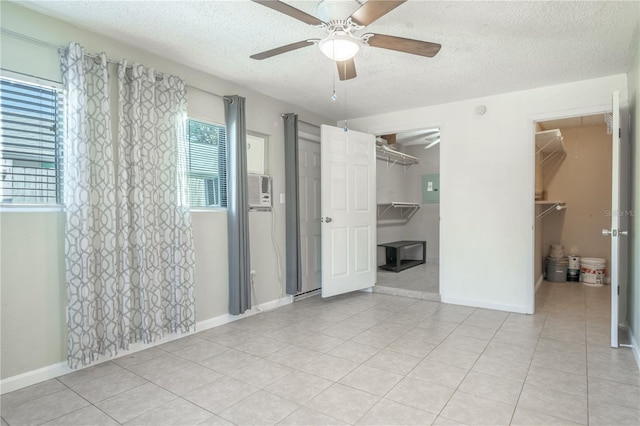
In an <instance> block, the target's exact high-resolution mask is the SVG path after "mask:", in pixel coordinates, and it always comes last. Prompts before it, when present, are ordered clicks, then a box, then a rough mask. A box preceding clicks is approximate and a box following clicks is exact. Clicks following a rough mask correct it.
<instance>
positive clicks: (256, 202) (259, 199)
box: [248, 173, 271, 209]
mask: <svg viewBox="0 0 640 426" xmlns="http://www.w3.org/2000/svg"><path fill="white" fill-rule="evenodd" d="M248 186H249V208H250V209H268V208H271V178H270V177H269V176H266V175H256V174H253V173H249V182H248Z"/></svg>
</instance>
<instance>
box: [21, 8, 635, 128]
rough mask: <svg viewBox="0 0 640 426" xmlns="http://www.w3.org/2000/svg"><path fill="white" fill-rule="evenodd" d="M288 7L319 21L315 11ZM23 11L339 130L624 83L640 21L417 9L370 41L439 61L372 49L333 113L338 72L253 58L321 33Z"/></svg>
mask: <svg viewBox="0 0 640 426" xmlns="http://www.w3.org/2000/svg"><path fill="white" fill-rule="evenodd" d="M354 1H355V0H354ZM287 3H288V4H290V5H292V6H294V7H297V8H299V9H302V10H304V11H305V12H307V13H310V14H314V15H315V14H316V7H317V4H318V2H316V1H290V2H287ZM20 4H22V5H24V6H26V7H30V8H32V9H35V10H37V11H40V12H42V13H45V14H48V15H51V16H54V17H57V18H59V19H62V20H64V21H67V22H70V23H73V24H75V25H77V26H79V27H82V28H86V29H90V30H91V31H94V32H97V33H101V34H105V35H107V36H109V37H112V38H115V39H118V40H121V41H123V42H126V43H128V44H131V45H133V46H136V47H139V48H142V49H145V50H147V51H151V52H153V53H156V54H158V55H161V56H165V57H169V58H172V59H174V60H176V61H177V62H181V63H184V64H186V65H189V66H192V67H194V68H197V69H200V70H203V71H206V72H209V73H211V74H215V75H218V76H220V77H222V78H224V79H227V80H231V81H234V82H237V83H239V84H241V85H244V86H246V87H249V88H251V89H253V90H256V91H258V92H261V93H264V94H266V95H269V96H272V97H274V98H277V99H281V100H284V101H287V102H290V103H292V104H294V105H298V106H300V107H302V108H305V109H308V110H311V111H314V112H317V113H319V114H322V115H324V116H327V117H330V118H332V119H335V120H339V119H344V118H347V117H349V118H353V117H362V116H368V115H373V114H379V113H384V112H389V111H397V110H403V109H408V108H414V107H418V106H424V105H434V104H440V103H446V102H452V101H456V100H461V99H468V98H473V97H478V96H486V95H492V94H498V93H504V92H509V91H514V90H521V89H529V88H535V87H541V86H547V85H553V84H559V83H564V82H569V81H576V80H582V79H588V78H595V77H601V76H605V75H611V74H618V73H625V72H626V71H627V69H628V66H629V63H630V57H631V51H630V49H631V46H632V44H631V41H632V39H633V37H634V31H635V34H636V36H637V27H638V22H639V20H640V2H637V1H628V2H619V1H607V2H586V1H550V2H546V1H532V2H530V1H463V2H457V1H419V0H410V1H408V2H407V3H405V4H403V5H401V6H400V7H398V8H397V9H395V10H393V11H391V12H390V13H389V14H388V15H385V16H383V17H382V18H380V19H379V20H378V21H376V22H374V23H373V24H371V25H370V26H368V27H367V28H366V30H365V32H375V33H380V34H389V35H397V36H402V37H407V38H414V39H419V40H425V41H431V42H436V43H440V44H442V50H441V51H440V52H439V53H438V55H436V56H435V57H434V58H425V57H421V56H415V55H409V54H405V53H399V52H395V51H389V50H383V49H378V48H373V47H368V46H367V47H365V48H363V49H361V50H360V52H359V53H358V55H357V56H356V58H355V61H356V68H357V72H358V77H357V78H356V79H354V80H349V81H347V82H340V81H336V82H335V85H336V91H337V94H338V100H337V101H335V102H332V101H331V99H330V98H331V92H332V87H333V84H334V80H337V77H336V67H335V65H334V64H333V63H332V62H331V61H330V60H329V59H327V58H326V57H325V56H324V55H323V54H322V53H321V52H320V51H319V50H318V48H317V47H316V46H310V47H306V48H304V49H300V50H296V51H292V52H288V53H285V54H282V55H280V56H276V57H273V58H270V59H265V60H262V61H256V60H253V59H250V58H249V56H250V55H252V54H254V53H258V52H261V51H264V50H268V49H272V48H274V47H278V46H280V45H284V44H289V43H293V42H297V41H301V40H305V39H309V38H321V37H323V36H324V32H322V31H321V30H319V29H317V28H315V27H312V26H309V25H306V24H304V23H302V22H300V21H297V20H295V19H293V18H290V17H288V16H285V15H282V14H280V13H278V12H275V11H273V10H271V9H268V8H266V7H264V6H261V5H259V4H256V3H253V2H250V1H239V0H236V1H186V0H184V1H175V2H174V1H162V2H160V1H28V2H20ZM129 59H132V58H129ZM133 59H135V58H133ZM345 99H346V107H345Z"/></svg>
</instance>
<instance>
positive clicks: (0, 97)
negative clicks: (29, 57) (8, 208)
mask: <svg viewBox="0 0 640 426" xmlns="http://www.w3.org/2000/svg"><path fill="white" fill-rule="evenodd" d="M61 105H62V97H61V93H60V91H59V90H57V89H54V88H50V87H44V86H40V85H36V84H30V83H24V82H19V81H16V80H11V79H6V78H0V121H1V127H0V140H1V144H0V148H1V149H0V157H1V160H2V187H1V188H0V201H1V202H2V203H19V204H62V138H61V132H60V130H61V129H62V121H61V119H62V117H61V115H62V114H61V111H62V108H61Z"/></svg>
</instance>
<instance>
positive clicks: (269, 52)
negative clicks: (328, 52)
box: [250, 40, 315, 60]
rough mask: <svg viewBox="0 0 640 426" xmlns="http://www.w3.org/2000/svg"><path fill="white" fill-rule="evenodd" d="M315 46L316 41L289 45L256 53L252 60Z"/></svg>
mask: <svg viewBox="0 0 640 426" xmlns="http://www.w3.org/2000/svg"><path fill="white" fill-rule="evenodd" d="M314 44H315V42H314V40H304V41H299V42H296V43H291V44H287V45H286V46H280V47H276V48H275V49H271V50H266V51H264V52H260V53H256V54H255V55H251V56H250V58H251V59H258V60H262V59H267V58H270V57H272V56H276V55H279V54H281V53H287V52H291V51H292V50H296V49H301V48H303V47H307V46H312V45H314Z"/></svg>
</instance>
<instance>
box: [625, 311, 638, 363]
mask: <svg viewBox="0 0 640 426" xmlns="http://www.w3.org/2000/svg"><path fill="white" fill-rule="evenodd" d="M626 325H627V334H629V341H630V343H631V352H633V357H634V358H635V359H636V364H638V368H639V369H640V346H638V341H636V338H635V337H634V334H633V329H632V328H631V325H629V323H628V322H627V324H626Z"/></svg>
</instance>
